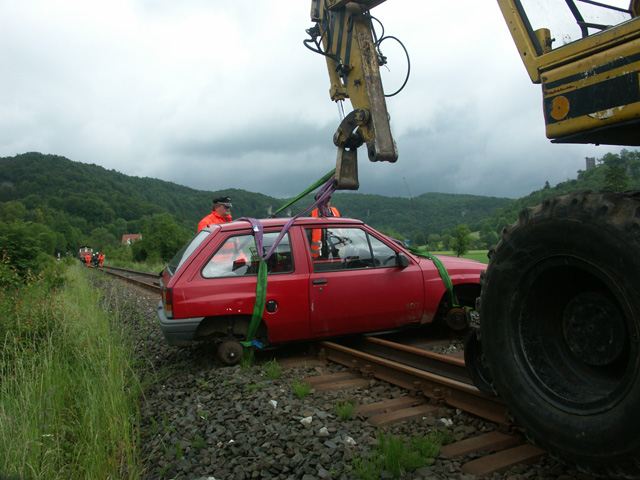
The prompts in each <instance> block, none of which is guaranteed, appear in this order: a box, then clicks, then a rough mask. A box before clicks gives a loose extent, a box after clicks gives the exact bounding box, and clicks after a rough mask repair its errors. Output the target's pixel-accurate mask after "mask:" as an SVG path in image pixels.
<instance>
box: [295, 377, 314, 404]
mask: <svg viewBox="0 0 640 480" xmlns="http://www.w3.org/2000/svg"><path fill="white" fill-rule="evenodd" d="M293 391H294V392H295V394H296V396H297V397H298V398H299V399H301V400H302V399H303V398H304V397H306V396H307V395H309V392H310V391H311V384H309V383H307V382H300V381H298V379H297V378H294V379H293Z"/></svg>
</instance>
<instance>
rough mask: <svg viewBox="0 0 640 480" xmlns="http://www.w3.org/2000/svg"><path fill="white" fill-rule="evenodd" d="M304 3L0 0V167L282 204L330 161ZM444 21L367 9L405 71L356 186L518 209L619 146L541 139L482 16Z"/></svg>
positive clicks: (423, 8)
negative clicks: (72, 167)
mask: <svg viewBox="0 0 640 480" xmlns="http://www.w3.org/2000/svg"><path fill="white" fill-rule="evenodd" d="M308 3H309V2H305V1H299V2H298V1H297V2H290V4H288V5H287V8H283V5H282V2H278V1H276V0H263V1H260V2H255V1H252V0H237V1H236V2H232V3H229V2H224V3H223V2H210V1H204V0H196V1H193V2H187V3H180V4H176V3H175V2H169V1H166V0H137V1H135V2H121V1H115V2H112V3H110V4H109V6H108V7H105V6H104V5H101V4H94V3H91V2H84V1H82V0H62V1H60V2H55V5H53V4H50V3H49V2H45V1H44V0H33V1H30V2H21V3H20V2H0V42H2V44H3V45H4V47H3V49H2V50H0V64H2V65H3V75H1V76H0V155H1V156H9V155H15V154H18V153H23V152H27V151H40V152H43V153H52V154H57V155H64V156H66V157H68V158H70V159H72V160H75V161H81V162H86V163H96V164H99V165H102V166H104V167H105V168H108V169H115V170H118V171H121V172H123V173H125V174H128V175H137V176H148V177H154V178H160V179H163V180H168V181H172V182H175V183H179V184H182V185H186V186H189V187H192V188H197V189H208V190H216V189H222V188H231V187H233V188H243V189H246V190H250V191H256V192H262V193H265V194H269V195H273V196H276V197H280V198H283V197H289V196H293V195H295V194H297V193H298V192H299V191H301V190H302V189H304V188H305V187H307V186H308V185H310V184H311V183H312V182H314V181H315V180H316V179H317V178H319V177H321V176H322V175H324V174H325V173H326V172H327V171H329V170H330V169H331V168H333V167H334V166H335V158H336V149H335V147H334V146H333V144H332V135H333V132H334V130H335V129H336V128H337V126H338V123H339V119H338V115H337V109H336V107H335V105H332V104H331V101H330V100H329V96H328V93H327V92H328V89H329V82H328V76H327V73H326V66H325V62H324V59H322V58H321V57H320V56H318V55H315V54H313V53H311V52H309V51H308V50H306V49H305V48H304V47H303V46H302V40H303V39H304V38H305V37H306V34H305V32H304V30H305V29H306V28H308V27H309V26H310V25H311V23H310V20H309V18H308V15H309V4H308ZM407 8H409V9H410V11H411V14H410V15H407ZM458 10H459V11H460V12H465V13H466V15H461V14H458V13H456V19H455V20H456V23H455V24H456V28H452V20H451V7H450V6H449V5H447V4H445V2H435V3H434V2H420V1H408V2H406V4H403V6H402V7H400V6H399V4H398V2H394V1H389V2H386V3H385V4H383V5H381V6H380V7H377V8H376V9H375V11H374V12H375V14H376V16H377V17H378V18H380V19H381V20H382V21H383V22H384V24H385V28H386V32H387V34H391V35H396V36H398V37H399V38H401V39H402V40H403V42H404V43H405V45H406V46H407V48H408V49H409V51H410V54H411V67H412V75H411V78H410V80H409V83H408V84H407V87H406V88H405V90H404V91H403V92H402V93H400V94H399V95H398V96H396V97H393V98H390V99H389V100H388V106H389V111H390V114H391V120H392V128H393V132H394V135H395V139H396V142H397V144H398V150H399V153H400V158H399V160H398V162H397V163H396V164H393V165H391V164H372V163H370V162H369V161H368V159H367V158H366V152H365V151H364V149H362V151H361V152H360V153H359V156H360V162H359V170H360V184H361V189H360V191H361V192H363V193H377V194H383V195H390V196H408V195H409V191H410V192H411V194H412V195H413V196H417V195H419V194H421V193H424V192H429V191H438V192H451V193H470V194H480V195H495V196H508V197H519V196H522V195H526V194H528V193H530V192H531V191H533V190H535V189H537V188H540V187H542V186H543V185H544V182H545V181H549V182H550V183H552V184H555V183H557V182H560V181H564V180H566V179H567V178H574V177H575V172H576V170H578V169H582V168H584V157H585V156H596V157H599V156H602V155H604V154H605V153H606V152H608V151H617V150H619V149H616V148H611V147H594V146H584V145H565V146H562V145H552V144H550V143H549V141H548V140H546V139H545V137H544V129H543V120H542V113H541V111H540V104H541V101H540V96H541V94H540V90H539V87H538V86H535V85H531V83H530V81H529V79H528V77H527V75H526V73H525V71H524V68H523V66H522V64H521V62H520V59H519V58H518V55H517V52H516V49H515V47H514V46H513V44H512V42H511V39H510V36H509V33H508V30H507V28H506V26H505V25H504V21H503V20H502V17H501V16H500V13H499V10H498V7H497V5H494V4H493V3H490V4H485V2H476V1H474V0H464V1H463V2H462V4H461V5H459V7H458ZM427 20H428V22H427ZM425 22H426V23H425ZM427 24H428V26H429V28H425V25H427ZM384 50H385V53H386V54H388V55H389V57H390V64H389V69H388V70H387V69H386V68H385V69H383V72H382V74H383V77H384V79H385V80H384V81H385V84H386V85H387V86H388V89H389V90H395V89H396V88H397V86H398V85H399V84H400V83H401V82H402V80H403V78H404V74H405V71H406V64H405V60H404V58H403V57H402V52H401V51H400V50H399V48H398V46H397V45H393V44H386V45H385V46H384ZM348 108H349V107H348V106H347V110H348ZM407 187H408V189H407Z"/></svg>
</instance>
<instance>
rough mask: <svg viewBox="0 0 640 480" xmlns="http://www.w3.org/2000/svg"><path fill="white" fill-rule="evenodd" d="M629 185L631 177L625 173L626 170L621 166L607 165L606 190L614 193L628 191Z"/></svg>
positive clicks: (605, 174) (605, 175) (605, 173)
mask: <svg viewBox="0 0 640 480" xmlns="http://www.w3.org/2000/svg"><path fill="white" fill-rule="evenodd" d="M628 184H629V177H627V174H626V173H625V168H624V167H623V166H621V165H607V170H605V172H604V188H603V190H610V191H613V192H622V191H623V190H626V188H627V185H628Z"/></svg>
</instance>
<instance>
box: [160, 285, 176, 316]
mask: <svg viewBox="0 0 640 480" xmlns="http://www.w3.org/2000/svg"><path fill="white" fill-rule="evenodd" d="M162 303H163V305H164V309H165V311H166V312H167V316H169V315H173V292H172V291H171V289H170V288H163V289H162Z"/></svg>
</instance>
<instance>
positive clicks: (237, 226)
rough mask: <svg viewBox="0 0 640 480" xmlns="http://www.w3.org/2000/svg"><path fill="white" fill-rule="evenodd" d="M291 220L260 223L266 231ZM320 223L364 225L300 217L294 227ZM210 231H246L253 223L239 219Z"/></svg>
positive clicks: (361, 222) (263, 220) (344, 218)
mask: <svg viewBox="0 0 640 480" xmlns="http://www.w3.org/2000/svg"><path fill="white" fill-rule="evenodd" d="M289 220H291V217H283V218H262V219H259V221H260V223H262V227H263V228H265V229H268V228H282V227H284V226H285V224H286V223H287V222H288V221H289ZM318 223H323V224H326V223H331V224H332V225H335V224H339V225H344V226H347V225H363V224H364V222H363V221H362V220H357V219H355V218H347V217H300V218H297V219H296V220H295V222H294V223H293V224H294V225H302V226H305V225H317V224H318ZM208 228H209V229H212V230H213V229H214V228H219V229H220V230H222V231H230V230H245V229H247V228H251V223H250V222H249V221H247V220H243V219H238V220H233V221H232V222H226V223H216V224H214V225H209V227H208Z"/></svg>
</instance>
